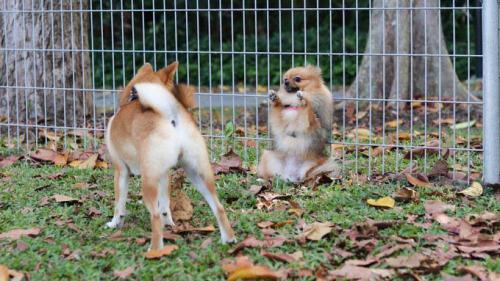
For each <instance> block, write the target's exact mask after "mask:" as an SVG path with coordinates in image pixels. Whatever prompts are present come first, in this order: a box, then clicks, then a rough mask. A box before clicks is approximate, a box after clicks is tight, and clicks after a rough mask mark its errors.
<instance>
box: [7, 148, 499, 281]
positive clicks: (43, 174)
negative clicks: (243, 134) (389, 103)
mask: <svg viewBox="0 0 500 281" xmlns="http://www.w3.org/2000/svg"><path fill="white" fill-rule="evenodd" d="M0 151H1V152H2V154H9V151H6V150H5V149H3V150H0ZM237 151H239V152H240V153H241V155H245V156H246V157H245V159H244V160H245V164H246V165H247V166H252V165H254V163H255V149H254V148H247V151H246V153H244V152H243V151H242V148H241V147H240V146H237ZM213 153H214V154H220V151H213ZM359 157H360V158H359V159H360V160H359V161H357V162H356V163H357V165H359V167H360V169H359V172H362V173H363V172H366V170H365V169H366V168H363V167H365V166H366V165H365V164H366V162H363V161H367V159H368V158H366V157H364V158H363V157H362V156H359ZM397 157H398V156H396V154H395V152H394V151H390V152H387V158H385V160H384V161H385V165H386V166H387V169H388V170H391V169H395V160H394V159H396V158H397ZM380 158H381V157H380V156H379V157H373V158H372V159H371V160H370V161H371V165H372V167H374V168H373V169H374V170H375V171H377V168H378V167H379V166H380V161H381V160H380ZM354 159H355V156H354V153H347V154H346V156H345V163H346V165H347V166H346V167H345V168H346V169H345V171H350V170H353V166H352V165H356V163H354V162H350V161H351V160H354ZM435 159H437V156H429V157H428V159H427V161H428V165H429V164H431V163H432V161H434V160H435ZM467 159H468V157H467V155H461V154H458V155H457V156H456V160H455V161H456V162H458V163H466V162H467V161H468V160H467ZM471 159H472V160H471V161H472V162H474V163H475V164H476V165H478V163H480V157H479V156H474V155H473V156H472V158H471ZM414 161H416V162H417V165H418V166H419V167H422V166H423V164H424V163H423V159H420V158H416V159H414ZM403 164H408V162H407V160H403V159H402V160H401V162H400V165H401V167H404V165H403ZM349 165H351V166H349ZM479 167H480V166H479ZM60 172H63V175H62V176H61V177H60V178H57V179H50V178H48V177H47V176H49V175H52V174H56V173H60ZM0 173H2V175H3V178H2V177H1V176H0V210H1V212H0V233H1V232H5V231H8V230H11V229H16V228H30V227H39V228H41V230H42V232H41V234H40V235H38V236H36V237H23V238H21V239H20V241H22V242H24V243H26V244H27V245H28V248H27V249H26V250H18V249H16V243H18V242H16V241H8V240H0V251H1V253H0V264H4V265H7V266H8V267H9V268H12V269H16V270H20V271H25V272H29V274H30V277H31V280H59V279H74V280H108V279H113V278H114V277H113V271H114V270H122V269H125V268H127V267H128V266H133V267H134V269H135V271H134V274H133V275H132V278H133V279H136V280H162V279H169V280H221V279H223V278H224V273H223V270H222V268H221V266H220V265H221V260H222V259H224V258H232V257H233V256H232V255H231V254H229V253H228V251H229V250H230V249H232V247H233V246H231V245H221V244H220V243H219V242H220V237H219V233H218V230H217V231H216V232H212V233H209V234H193V233H190V234H186V235H183V236H182V238H181V239H177V240H175V241H173V242H172V241H166V243H167V244H171V243H173V244H175V245H177V246H178V247H179V249H178V250H177V251H175V252H174V253H173V254H172V255H170V256H168V257H163V258H162V259H160V260H146V259H145V258H144V257H143V256H142V254H143V253H144V252H145V251H146V250H147V247H148V244H149V242H147V243H146V244H143V245H139V244H138V243H136V241H135V239H136V238H142V237H147V236H148V235H149V231H150V224H149V215H148V213H147V210H146V208H145V207H144V205H143V204H142V203H141V201H140V195H139V181H138V178H133V179H132V183H131V186H130V195H131V196H130V197H129V198H131V199H130V200H129V202H128V203H127V208H128V211H129V214H128V216H127V218H126V222H125V225H124V227H123V228H122V229H121V230H122V234H121V237H123V239H121V240H118V241H115V240H111V239H110V238H109V236H110V235H111V234H112V233H114V232H115V231H116V230H110V229H106V228H105V227H104V225H105V223H106V222H107V221H108V220H110V218H111V217H112V213H113V198H114V197H113V179H112V171H111V169H104V170H102V169H98V170H88V169H75V168H70V167H67V168H58V167H55V166H51V165H33V164H32V163H29V162H27V161H19V162H17V163H15V164H14V165H12V166H9V167H6V168H3V169H0ZM345 174H346V175H345V179H344V180H343V181H340V182H335V183H331V184H328V185H322V186H319V187H318V188H317V189H316V190H312V189H310V188H301V187H298V186H293V185H290V184H288V183H285V182H283V181H275V182H274V183H273V190H272V191H273V192H278V193H286V194H291V195H292V199H293V201H295V202H297V203H298V204H299V205H300V206H301V208H303V209H304V211H305V213H304V215H303V216H302V218H298V217H297V216H295V215H293V214H289V213H288V212H286V211H282V210H271V211H267V210H259V209H257V208H256V203H257V198H256V197H255V196H254V195H252V194H251V193H249V192H248V191H247V189H248V188H249V187H250V186H251V185H252V184H259V182H258V180H257V178H256V176H255V175H253V174H251V173H248V174H228V175H221V176H220V177H219V179H218V180H217V190H218V194H219V198H220V199H221V201H222V202H223V205H224V206H225V208H226V211H227V213H228V215H229V218H230V221H231V222H232V223H233V226H234V229H235V231H236V232H237V236H238V238H239V240H240V241H241V240H243V239H244V238H245V237H247V236H249V235H255V236H256V237H258V238H262V237H263V234H262V232H261V230H260V229H259V227H258V226H257V223H259V222H261V221H266V220H270V221H275V222H280V221H285V220H293V221H294V224H293V225H285V226H283V227H282V228H279V229H277V231H278V233H279V234H280V235H283V236H286V237H288V238H290V239H291V241H292V242H290V243H286V244H284V245H283V246H281V247H277V248H271V249H266V250H268V251H271V252H277V253H278V252H279V253H293V252H295V251H302V252H303V254H304V258H303V260H302V261H300V262H296V263H292V264H285V263H282V262H278V261H272V260H270V259H267V258H265V257H262V256H261V255H260V249H255V248H246V249H244V250H242V253H243V254H245V255H248V256H250V257H251V259H252V260H253V261H254V262H255V263H258V264H264V265H268V266H270V267H271V268H273V269H280V268H295V269H301V268H308V269H311V270H315V269H316V268H318V267H319V266H325V267H326V268H327V269H335V268H337V267H338V266H339V263H337V262H335V260H334V261H329V260H328V258H327V255H325V254H327V253H329V252H331V250H332V249H333V248H334V247H336V246H335V245H345V246H344V247H345V249H347V250H349V249H352V248H350V247H351V246H350V241H348V240H346V239H345V238H342V237H339V236H337V235H335V234H333V235H329V236H327V237H326V238H324V239H322V240H321V241H317V242H313V241H312V242H306V243H305V244H300V243H298V242H296V241H295V240H294V239H293V238H294V237H295V236H296V235H297V234H299V232H298V230H297V229H296V227H295V224H296V223H297V222H298V221H299V220H301V219H303V220H305V221H306V222H307V223H311V222H314V221H330V222H332V223H334V224H336V225H338V226H339V227H342V228H350V227H352V226H353V225H354V224H356V223H358V222H363V221H366V219H367V218H370V219H373V220H398V221H401V222H402V223H401V224H395V225H393V226H391V227H389V228H387V229H384V230H382V231H380V233H379V235H380V237H379V239H378V242H377V244H376V245H375V251H378V249H380V248H381V247H382V246H384V244H385V243H387V242H388V241H390V240H391V237H392V236H393V235H397V236H401V237H405V238H414V239H415V240H416V241H417V243H418V245H417V247H415V248H414V249H412V250H408V251H407V252H405V254H411V253H412V251H418V249H422V248H423V247H425V246H426V242H425V241H424V240H423V239H422V238H423V237H424V236H425V235H426V234H435V233H442V232H443V230H442V229H441V228H440V227H439V226H438V225H437V224H436V223H434V225H433V226H432V227H431V228H429V229H424V228H421V227H419V226H415V225H413V224H409V223H407V222H406V218H407V217H408V216H409V215H411V214H416V215H423V214H424V213H425V211H424V208H423V204H422V203H423V202H424V201H425V200H431V199H438V200H441V201H446V202H448V203H450V204H454V205H456V206H457V209H456V212H455V215H456V216H459V217H462V216H465V215H466V214H470V213H482V212H484V211H490V212H500V204H499V203H498V202H497V201H496V199H495V196H494V194H493V191H492V190H491V189H486V191H485V193H484V194H483V195H482V196H481V197H479V198H477V199H474V200H464V199H463V198H462V197H458V196H456V195H455V194H456V191H457V187H455V186H451V185H440V184H436V185H435V186H434V187H433V188H427V189H426V188H420V189H417V190H418V192H419V194H420V198H421V200H420V201H419V202H414V203H398V204H397V207H396V208H394V209H389V210H380V209H375V208H373V207H370V206H368V205H367V204H366V203H365V202H366V199H368V198H378V197H382V196H390V195H391V194H392V193H393V192H394V191H395V190H396V189H397V188H398V187H401V186H406V183H405V182H397V181H383V182H371V181H368V182H365V183H363V184H361V185H357V184H352V183H351V181H349V178H350V175H349V173H345ZM6 177H10V179H7V178H6ZM82 182H84V183H88V184H90V185H91V186H92V185H95V188H92V189H79V188H76V187H75V184H77V183H82ZM186 189H187V192H188V194H189V195H190V197H191V198H192V200H193V202H194V207H195V212H194V216H193V219H192V221H191V222H190V223H191V224H192V225H194V226H206V225H209V224H215V220H214V217H213V215H212V214H211V212H210V210H209V208H208V205H207V204H206V203H205V202H204V201H203V200H202V198H201V195H200V194H198V193H197V192H196V191H195V190H194V188H193V187H191V186H190V185H188V186H187V187H186ZM54 194H64V195H67V196H71V197H74V198H80V199H81V203H78V204H61V203H56V202H52V201H49V203H48V204H46V205H43V204H41V202H42V199H43V198H44V197H50V196H52V195H54ZM92 207H93V208H96V209H98V210H99V211H100V212H101V214H100V215H98V216H94V217H93V216H89V210H90V208H92ZM61 221H63V222H65V223H63V224H62V225H59V224H61V223H60V222H61ZM68 221H72V222H73V223H74V225H75V226H76V227H77V228H78V229H79V231H78V232H77V231H75V230H72V229H71V228H69V227H68V224H67V222H68ZM207 238H211V239H212V241H213V242H212V243H210V244H209V245H208V247H207V248H205V249H201V248H200V245H201V243H202V242H203V241H205V240H206V239H207ZM66 248H67V249H69V252H68V250H66V253H65V249H66ZM106 249H112V250H114V251H115V253H114V254H109V255H106V256H104V257H96V256H95V254H96V253H100V252H102V251H104V250H106ZM77 250H78V251H80V252H79V254H78V255H75V258H74V259H70V258H68V257H67V254H68V253H74V252H75V251H77ZM469 264H481V265H483V266H485V267H486V268H488V270H490V271H495V272H500V259H499V258H498V256H496V257H490V258H487V259H485V260H468V259H464V258H460V257H459V258H455V259H453V260H451V261H450V262H449V263H448V264H447V265H446V266H445V267H444V269H443V271H445V272H447V273H449V274H456V269H457V267H459V266H461V265H469ZM440 278H441V277H440V274H439V273H430V274H428V275H425V276H424V279H425V280H436V279H440ZM306 279H307V278H306ZM310 279H311V280H312V278H310Z"/></svg>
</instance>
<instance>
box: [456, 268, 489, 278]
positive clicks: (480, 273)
mask: <svg viewBox="0 0 500 281" xmlns="http://www.w3.org/2000/svg"><path fill="white" fill-rule="evenodd" d="M457 271H458V272H463V273H470V274H472V275H474V276H476V277H477V278H478V279H479V280H481V281H493V280H490V279H489V278H488V271H487V270H486V268H484V267H483V266H481V265H470V266H459V267H457Z"/></svg>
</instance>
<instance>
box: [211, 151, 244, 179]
mask: <svg viewBox="0 0 500 281" xmlns="http://www.w3.org/2000/svg"><path fill="white" fill-rule="evenodd" d="M218 164H219V165H220V166H221V167H222V168H224V170H227V171H228V172H240V171H241V170H242V168H241V165H242V164H243V161H242V160H241V157H240V156H239V155H238V154H236V153H235V152H234V151H233V150H232V149H231V150H229V151H228V152H227V153H226V154H224V155H222V157H221V159H220V161H219V163H218ZM216 174H217V173H216Z"/></svg>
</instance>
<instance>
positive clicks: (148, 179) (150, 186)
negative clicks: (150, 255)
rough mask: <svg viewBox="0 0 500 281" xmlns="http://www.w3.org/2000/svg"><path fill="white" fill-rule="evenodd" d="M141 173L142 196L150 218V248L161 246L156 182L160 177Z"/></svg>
mask: <svg viewBox="0 0 500 281" xmlns="http://www.w3.org/2000/svg"><path fill="white" fill-rule="evenodd" d="M141 174H142V196H143V198H144V204H145V205H146V208H147V209H148V211H149V215H150V218H151V247H150V249H151V250H158V249H161V248H163V233H162V232H163V224H162V221H161V213H160V208H158V197H159V196H158V195H159V190H158V182H159V180H160V177H157V176H153V175H148V174H144V173H141Z"/></svg>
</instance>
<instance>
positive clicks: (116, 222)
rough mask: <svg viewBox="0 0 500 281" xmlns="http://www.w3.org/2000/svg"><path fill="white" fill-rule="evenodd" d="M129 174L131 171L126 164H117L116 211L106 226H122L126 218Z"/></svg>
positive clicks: (115, 181) (115, 182)
mask: <svg viewBox="0 0 500 281" xmlns="http://www.w3.org/2000/svg"><path fill="white" fill-rule="evenodd" d="M128 176H129V171H128V168H127V167H126V166H125V165H123V164H122V165H116V166H115V179H114V186H115V211H114V215H113V219H112V220H111V221H110V222H108V223H106V226H107V227H109V228H115V227H121V226H122V225H123V222H124V220H125V214H126V208H125V205H126V203H127V195H128Z"/></svg>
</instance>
